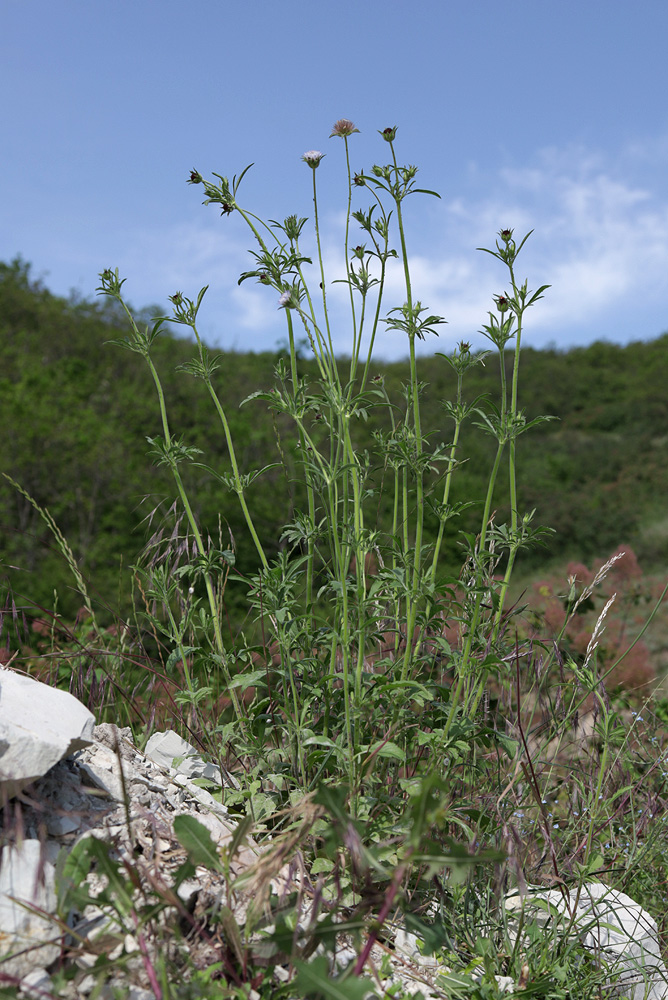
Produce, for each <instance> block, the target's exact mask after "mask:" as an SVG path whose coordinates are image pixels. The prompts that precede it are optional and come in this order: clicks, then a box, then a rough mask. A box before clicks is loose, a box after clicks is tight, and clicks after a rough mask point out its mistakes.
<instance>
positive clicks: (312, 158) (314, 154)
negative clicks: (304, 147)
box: [302, 149, 325, 170]
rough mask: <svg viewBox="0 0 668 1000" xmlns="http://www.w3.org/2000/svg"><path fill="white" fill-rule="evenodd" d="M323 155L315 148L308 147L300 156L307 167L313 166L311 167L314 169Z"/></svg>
mask: <svg viewBox="0 0 668 1000" xmlns="http://www.w3.org/2000/svg"><path fill="white" fill-rule="evenodd" d="M324 155H325V154H324V153H321V152H320V151H319V150H317V149H309V150H308V151H307V152H306V153H304V155H303V156H302V160H303V161H304V163H308V165H309V167H313V169H314V170H315V168H316V167H317V166H318V165H319V163H320V161H321V160H322V158H323V156H324Z"/></svg>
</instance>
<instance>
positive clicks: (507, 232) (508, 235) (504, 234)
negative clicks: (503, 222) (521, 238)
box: [499, 229, 513, 243]
mask: <svg viewBox="0 0 668 1000" xmlns="http://www.w3.org/2000/svg"><path fill="white" fill-rule="evenodd" d="M499 236H500V237H501V239H502V240H503V242H504V243H510V241H511V240H512V238H513V231H512V229H502V230H501V232H500V233H499Z"/></svg>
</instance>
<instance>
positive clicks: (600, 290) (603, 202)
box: [124, 148, 668, 358]
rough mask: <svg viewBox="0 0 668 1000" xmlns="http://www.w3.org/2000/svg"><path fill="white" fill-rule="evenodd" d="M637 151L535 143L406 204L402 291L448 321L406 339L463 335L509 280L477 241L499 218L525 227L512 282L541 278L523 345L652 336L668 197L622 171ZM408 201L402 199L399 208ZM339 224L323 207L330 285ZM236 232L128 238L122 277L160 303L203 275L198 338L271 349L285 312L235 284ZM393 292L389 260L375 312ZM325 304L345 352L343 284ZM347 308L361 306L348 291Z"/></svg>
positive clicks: (399, 338) (665, 271) (204, 229)
mask: <svg viewBox="0 0 668 1000" xmlns="http://www.w3.org/2000/svg"><path fill="white" fill-rule="evenodd" d="M639 155H640V154H639V152H638V150H637V149H634V150H633V151H632V155H631V154H629V156H628V157H626V159H624V157H620V159H619V161H618V164H621V166H619V165H618V166H617V170H616V172H615V170H614V169H613V168H612V166H610V167H606V164H605V162H604V161H603V160H602V158H601V157H600V156H597V155H594V154H592V153H591V152H590V151H587V150H585V149H581V148H573V149H566V150H557V149H548V150H544V151H543V152H541V153H540V154H539V155H537V156H536V158H535V160H534V162H532V163H530V164H527V165H526V166H522V167H514V168H508V167H506V168H503V169H495V168H493V167H490V168H488V169H486V170H483V169H482V168H481V167H479V166H478V167H477V169H476V171H475V172H474V175H473V176H474V178H475V187H473V186H472V187H471V188H470V189H469V190H468V191H467V193H466V194H465V195H462V196H460V197H458V198H455V199H450V200H443V201H439V202H435V201H433V202H432V201H431V200H430V205H429V209H428V212H427V213H426V214H424V215H422V216H420V214H419V210H418V212H417V213H416V217H417V220H418V221H417V223H416V222H415V220H413V221H412V223H411V225H412V230H413V231H414V236H416V237H417V239H416V240H415V242H414V244H413V248H412V249H411V247H410V246H409V264H410V271H411V276H412V287H413V297H414V299H420V301H421V302H422V303H423V304H424V305H425V306H426V307H427V308H428V310H429V312H430V313H436V314H440V315H443V316H444V317H445V318H446V320H447V321H448V325H447V326H444V327H441V333H440V336H439V339H438V340H436V339H435V338H433V337H432V338H430V339H429V341H428V342H426V343H425V344H420V345H418V346H419V348H420V351H421V353H425V352H431V351H434V350H448V349H450V348H451V347H452V346H453V345H454V344H455V343H456V342H457V341H458V340H460V339H462V338H464V339H466V340H470V339H472V338H475V335H476V333H477V331H478V330H479V329H480V326H481V325H482V324H483V323H484V322H485V321H486V319H487V312H488V311H489V309H490V308H492V307H493V299H492V296H493V295H494V294H495V293H498V292H501V291H503V290H505V289H507V288H508V274H507V271H506V270H505V268H504V267H503V265H502V264H501V263H500V262H498V261H495V260H494V259H493V258H491V257H490V256H489V255H488V254H483V253H480V252H477V251H476V249H475V248H476V247H478V246H482V245H487V246H490V245H491V246H493V245H494V240H495V238H496V234H497V233H498V230H499V229H500V228H502V227H506V226H511V227H513V228H514V230H515V235H516V238H520V237H521V236H523V235H524V233H525V232H527V231H528V230H530V229H533V230H534V233H533V235H532V236H531V237H530V239H529V241H528V242H527V244H526V246H525V248H524V250H523V251H522V254H521V256H520V258H519V261H518V264H517V268H516V277H517V279H518V280H519V281H523V280H524V278H525V277H526V278H528V281H529V287H530V288H536V287H537V286H538V285H541V284H546V283H549V284H550V285H551V286H552V287H551V288H550V289H549V290H548V291H547V293H546V295H545V298H544V299H543V300H542V301H541V302H540V303H538V304H537V305H536V306H535V307H534V308H533V309H532V310H531V312H530V313H529V314H528V315H527V321H526V331H527V340H526V341H525V343H526V342H528V343H533V344H535V345H537V346H539V345H540V344H544V343H546V342H547V341H549V340H552V339H554V340H558V341H559V342H560V343H562V344H564V346H566V345H567V344H572V343H573V342H574V341H575V340H577V339H580V340H584V339H585V338H586V339H589V340H590V339H594V337H596V336H599V337H600V336H606V335H610V336H613V337H614V336H615V335H618V337H619V339H622V336H623V333H624V330H627V337H628V339H633V338H634V337H643V336H653V335H655V334H657V333H659V332H660V329H661V328H660V327H657V328H652V326H651V325H650V324H652V323H655V324H659V323H661V322H662V320H661V319H660V318H659V317H664V316H665V315H666V314H667V313H668V200H667V199H665V198H662V197H661V196H658V195H656V194H655V193H654V192H653V191H652V190H651V189H650V188H649V186H647V185H643V184H640V183H638V181H637V180H634V172H633V169H632V167H633V163H634V162H637V161H638V158H639ZM667 155H668V154H667ZM411 210H412V205H411V203H410V202H408V203H407V206H406V213H407V216H409V215H410V212H411ZM344 226H345V216H344V215H342V214H341V213H334V212H332V213H330V214H325V213H323V215H322V219H321V232H322V236H323V249H324V258H325V269H326V274H327V280H328V283H331V282H332V280H333V279H335V278H337V277H338V278H341V277H343V276H344V274H345V263H344V260H343V242H344ZM307 230H308V226H307V227H306V229H305V231H304V237H303V243H304V247H303V251H304V252H305V253H307V254H313V256H314V266H313V268H310V269H307V270H308V271H309V272H310V280H311V290H312V294H313V295H314V297H315V298H317V299H319V296H320V292H319V287H318V286H319V281H320V274H319V268H318V265H317V260H316V259H315V248H314V246H313V240H312V237H310V236H307ZM244 236H245V234H244V233H243V231H242V230H241V229H240V228H239V227H235V228H234V230H232V229H226V227H225V226H224V225H223V226H221V224H220V220H215V222H214V221H213V220H211V221H210V220H208V219H206V220H202V221H198V222H197V223H190V224H187V225H180V226H177V227H174V228H172V229H166V230H164V231H161V232H155V231H154V232H150V233H135V234H131V238H130V241H129V245H127V249H126V253H125V261H124V267H125V273H129V274H132V273H133V272H138V273H140V274H141V276H142V285H143V286H144V288H145V289H146V290H147V294H146V292H145V293H144V301H146V300H147V298H148V299H153V300H158V301H159V300H163V301H164V298H165V296H166V295H167V294H170V293H171V292H172V291H174V290H175V289H177V288H178V289H180V290H181V291H183V292H184V293H185V294H187V295H190V296H193V295H194V294H196V292H197V291H198V290H199V288H200V287H201V286H202V285H204V284H207V283H208V284H210V286H211V288H210V291H209V293H208V295H207V298H206V300H205V302H206V308H205V309H203V313H204V331H205V333H206V335H207V336H208V337H209V338H210V339H216V340H218V343H219V344H221V345H222V346H226V347H236V348H237V349H240V350H243V349H249V348H250V349H256V350H260V349H267V348H269V349H271V348H273V347H274V346H275V344H276V342H277V340H279V339H281V338H284V337H285V336H286V332H285V318H284V316H283V314H282V313H281V311H280V310H279V309H278V308H277V301H276V299H277V296H276V295H275V293H274V292H273V291H272V290H271V289H267V288H263V287H261V286H259V285H258V284H257V283H256V282H254V281H253V280H252V279H251V280H249V281H248V282H245V283H244V284H243V285H242V286H241V287H239V286H238V285H237V279H238V275H239V273H240V272H241V271H243V270H248V269H250V268H252V266H253V260H252V257H251V256H250V255H249V254H248V247H251V246H252V238H250V234H249V238H248V239H244ZM364 236H365V234H362V233H360V231H359V228H358V226H357V223H354V222H353V223H352V224H351V233H350V245H351V246H354V245H355V243H356V242H357V241H358V240H359V241H360V242H366V243H367V244H369V240H368V238H367V239H365V238H364ZM405 297H406V296H405V289H404V277H403V268H402V266H401V265H400V264H399V263H398V262H393V263H391V265H390V266H389V268H388V276H387V283H386V298H385V309H384V311H383V315H384V316H385V315H387V312H388V310H389V309H390V308H391V307H392V306H397V305H401V304H402V303H403V301H404V300H405ZM328 302H329V304H330V306H331V310H332V330H333V337H334V341H335V347H336V349H337V350H338V351H341V352H348V351H349V350H350V314H349V295H348V291H347V289H346V287H345V285H341V284H334V285H332V284H329V287H328ZM356 303H357V304H358V312H359V297H358V296H357V297H356ZM666 325H668V324H666ZM564 331H565V332H564ZM299 335H300V336H301V335H302V334H301V330H300V331H299ZM569 338H570V339H569ZM477 342H478V343H479V342H480V340H478V341H477ZM474 343H476V340H475V339H474ZM407 348H408V345H407V343H406V340H405V338H404V336H403V335H402V334H401V333H397V332H393V331H387V330H386V329H385V326H384V324H383V325H382V327H381V330H380V333H379V336H378V342H377V353H378V355H379V356H383V357H387V358H392V357H403V356H405V355H406V353H407Z"/></svg>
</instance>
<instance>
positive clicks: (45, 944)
mask: <svg viewBox="0 0 668 1000" xmlns="http://www.w3.org/2000/svg"><path fill="white" fill-rule="evenodd" d="M54 875H55V872H54V867H53V865H52V864H49V862H48V861H45V860H44V859H43V856H42V845H41V844H40V842H39V841H38V840H24V841H23V843H22V844H21V845H20V846H12V847H10V846H6V847H3V849H2V852H1V853H0V959H1V960H2V964H1V965H0V968H1V969H2V972H3V973H5V974H6V975H9V976H17V977H18V978H22V977H25V976H27V975H29V974H30V973H31V972H34V971H35V970H36V969H41V968H44V967H46V966H48V965H50V964H51V962H53V961H54V960H55V959H56V958H57V957H58V955H59V954H60V939H61V937H62V931H61V930H60V927H59V926H58V924H57V923H56V921H55V920H49V919H48V917H46V916H40V914H39V913H36V912H34V910H33V909H31V907H34V908H39V909H40V910H43V911H45V912H46V913H55V910H56V893H55V890H54ZM10 955H13V956H14V957H11V958H6V956H10Z"/></svg>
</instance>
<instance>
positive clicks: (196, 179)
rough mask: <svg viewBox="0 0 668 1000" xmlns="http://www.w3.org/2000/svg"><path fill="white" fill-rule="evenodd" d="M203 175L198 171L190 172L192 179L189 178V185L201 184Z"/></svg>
mask: <svg viewBox="0 0 668 1000" xmlns="http://www.w3.org/2000/svg"><path fill="white" fill-rule="evenodd" d="M201 183H202V175H201V174H200V173H199V172H198V171H197V170H191V171H190V177H189V178H188V184H201Z"/></svg>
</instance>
